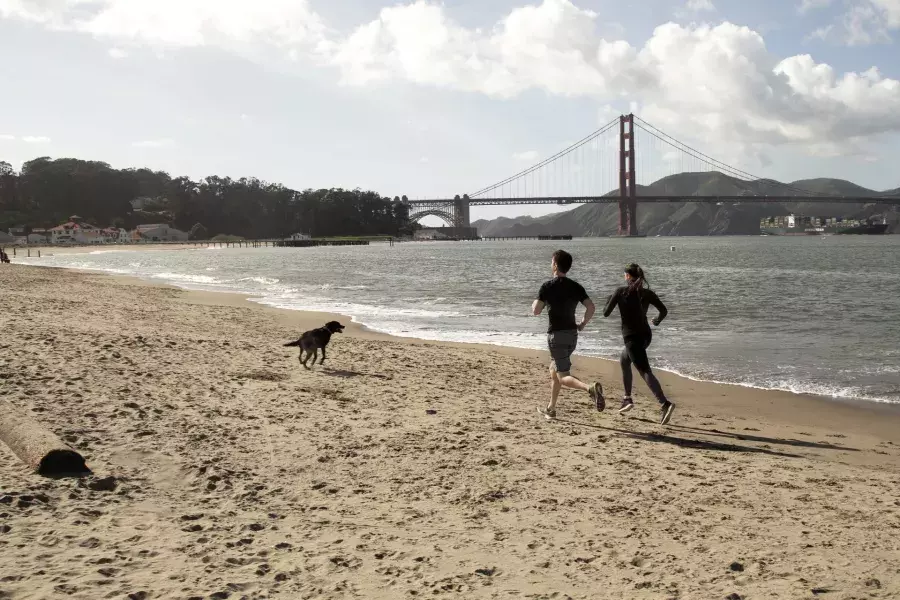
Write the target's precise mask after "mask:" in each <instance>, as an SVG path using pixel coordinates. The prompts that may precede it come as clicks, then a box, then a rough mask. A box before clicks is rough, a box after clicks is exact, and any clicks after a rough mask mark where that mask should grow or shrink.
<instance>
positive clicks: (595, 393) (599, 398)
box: [588, 381, 606, 412]
mask: <svg viewBox="0 0 900 600" xmlns="http://www.w3.org/2000/svg"><path fill="white" fill-rule="evenodd" d="M588 394H590V395H591V398H593V400H594V403H595V404H596V405H597V410H598V411H599V412H603V409H605V408H606V398H604V397H603V386H602V385H600V382H599V381H598V382H597V383H595V384H593V385H592V386H591V387H590V389H589V390H588Z"/></svg>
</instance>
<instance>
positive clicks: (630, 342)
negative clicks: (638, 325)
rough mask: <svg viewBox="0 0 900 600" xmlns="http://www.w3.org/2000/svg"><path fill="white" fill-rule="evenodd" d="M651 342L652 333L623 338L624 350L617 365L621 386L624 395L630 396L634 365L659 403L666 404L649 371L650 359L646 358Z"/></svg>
mask: <svg viewBox="0 0 900 600" xmlns="http://www.w3.org/2000/svg"><path fill="white" fill-rule="evenodd" d="M651 341H653V334H652V333H651V334H649V335H648V336H643V335H630V336H628V337H626V338H625V348H623V349H622V356H620V357H619V364H621V365H622V386H623V387H624V388H625V395H626V396H631V386H632V381H633V379H632V375H631V366H632V365H634V368H635V369H637V371H638V373H640V374H641V378H643V380H644V381H645V382H646V383H647V387H649V388H650V391H651V392H653V395H654V396H656V399H657V400H658V401H659V403H660V404H664V403H665V402H667V400H666V395H665V394H664V393H663V390H662V386H661V385H659V380H658V379H657V378H656V375H654V374H653V371H652V370H651V369H650V359H649V358H647V348H648V347H649V346H650V342H651Z"/></svg>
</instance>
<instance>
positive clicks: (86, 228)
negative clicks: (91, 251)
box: [50, 215, 104, 244]
mask: <svg viewBox="0 0 900 600" xmlns="http://www.w3.org/2000/svg"><path fill="white" fill-rule="evenodd" d="M50 243H51V244H102V243H104V242H103V237H102V235H101V229H100V228H99V227H96V226H94V225H91V224H90V223H85V222H84V220H83V219H82V218H81V217H79V216H78V215H72V216H71V217H69V220H68V221H67V222H65V223H63V224H62V225H57V226H56V227H53V228H52V229H50Z"/></svg>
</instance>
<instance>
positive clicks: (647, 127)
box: [634, 116, 832, 198]
mask: <svg viewBox="0 0 900 600" xmlns="http://www.w3.org/2000/svg"><path fill="white" fill-rule="evenodd" d="M634 121H635V123H634V124H635V127H636V128H637V129H640V130H642V131H644V132H646V133H647V134H649V135H650V136H652V137H653V138H655V139H657V140H659V141H660V142H661V143H662V144H666V145H668V146H670V147H671V148H674V149H675V150H678V151H680V152H682V153H684V154H686V155H688V156H690V157H692V158H695V159H697V160H699V161H701V162H703V163H706V164H707V165H709V166H711V167H713V168H714V169H716V170H718V171H720V172H722V173H723V174H725V175H729V176H731V177H733V178H735V179H738V180H741V181H746V182H748V183H751V182H752V183H758V184H762V185H768V186H772V187H776V188H780V189H781V190H785V191H790V192H793V193H795V194H796V195H798V196H821V197H823V198H828V197H832V196H831V195H830V194H825V193H822V192H813V191H810V190H805V189H803V188H800V187H797V186H794V185H791V184H788V183H782V182H780V181H775V180H774V179H769V178H766V177H758V176H756V175H753V174H752V173H748V172H747V171H744V170H742V169H738V168H736V167H732V166H731V165H728V164H726V163H724V162H722V161H720V160H717V159H715V158H713V157H711V156H709V155H707V154H704V153H703V152H701V151H699V150H696V149H694V148H692V147H690V146H688V145H687V144H685V143H684V142H681V141H679V140H677V139H675V138H674V137H672V136H670V135H669V134H667V133H666V132H664V131H662V130H661V129H659V128H658V127H656V126H654V125H652V124H650V123H648V122H647V121H645V120H643V119H641V118H640V117H638V116H635V117H634ZM748 191H750V190H748ZM784 195H787V194H784Z"/></svg>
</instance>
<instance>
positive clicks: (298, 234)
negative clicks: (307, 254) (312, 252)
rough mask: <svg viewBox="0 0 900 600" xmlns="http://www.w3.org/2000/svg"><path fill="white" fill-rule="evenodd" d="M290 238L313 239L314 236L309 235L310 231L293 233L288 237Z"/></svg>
mask: <svg viewBox="0 0 900 600" xmlns="http://www.w3.org/2000/svg"><path fill="white" fill-rule="evenodd" d="M288 239H291V240H311V239H312V236H311V235H309V234H308V233H293V234H291V237H290V238H288Z"/></svg>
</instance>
